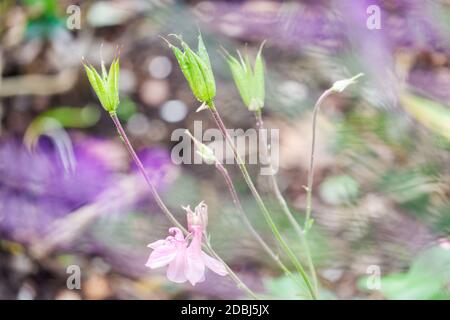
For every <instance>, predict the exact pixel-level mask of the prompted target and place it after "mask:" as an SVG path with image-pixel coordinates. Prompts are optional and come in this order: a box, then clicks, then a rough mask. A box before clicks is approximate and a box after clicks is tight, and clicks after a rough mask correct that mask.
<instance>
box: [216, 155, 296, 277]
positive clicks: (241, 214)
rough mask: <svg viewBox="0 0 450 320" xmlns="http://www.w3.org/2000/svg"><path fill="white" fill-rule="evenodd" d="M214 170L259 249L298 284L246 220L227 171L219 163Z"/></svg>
mask: <svg viewBox="0 0 450 320" xmlns="http://www.w3.org/2000/svg"><path fill="white" fill-rule="evenodd" d="M216 168H217V170H219V172H220V173H221V174H222V176H223V178H224V179H225V182H226V184H227V187H228V190H229V192H230V194H231V198H232V199H233V203H234V205H235V206H236V209H237V211H238V213H239V214H240V216H241V218H242V220H243V221H244V223H245V225H246V226H247V228H248V230H249V231H250V233H251V234H252V235H253V237H254V238H255V239H256V241H257V242H258V243H259V244H260V245H261V247H263V249H264V250H265V251H266V252H267V254H268V255H269V256H270V257H271V258H272V259H273V260H274V261H275V263H276V264H277V265H278V266H279V267H280V268H281V270H283V272H284V273H285V274H286V275H287V276H289V277H290V278H291V279H292V280H293V281H295V282H297V283H299V282H298V280H297V279H296V278H295V277H294V275H293V274H292V272H291V271H290V270H289V269H288V268H287V267H286V266H285V265H284V263H283V262H282V261H281V259H280V258H279V257H278V255H276V254H275V253H274V252H273V251H272V249H271V248H270V247H269V245H268V244H267V243H266V242H265V241H264V240H263V239H262V238H261V236H260V235H259V233H258V232H257V231H256V230H255V228H254V227H253V225H252V224H251V222H250V220H249V219H248V217H247V215H246V214H245V211H244V208H243V207H242V204H241V201H240V200H239V197H238V195H237V192H236V189H235V188H234V185H233V180H232V179H231V177H230V175H229V174H228V171H227V169H225V167H224V166H223V165H222V164H221V163H220V162H216Z"/></svg>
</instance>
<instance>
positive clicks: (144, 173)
mask: <svg viewBox="0 0 450 320" xmlns="http://www.w3.org/2000/svg"><path fill="white" fill-rule="evenodd" d="M109 115H110V117H111V119H112V121H113V122H114V125H115V126H116V128H117V131H118V133H119V137H120V138H121V139H122V141H123V142H124V144H125V147H126V149H127V151H128V153H129V154H130V155H131V157H132V158H133V161H134V162H135V164H136V166H137V167H138V169H139V171H140V172H141V174H142V176H143V177H144V179H145V181H146V182H147V185H148V186H149V188H150V191H151V193H152V195H153V198H154V199H155V201H156V203H157V205H158V206H159V207H160V208H161V210H162V211H163V212H164V214H165V215H166V216H167V218H169V220H170V221H171V222H172V223H173V224H174V225H176V226H177V227H178V228H180V229H181V230H182V231H183V233H184V234H187V233H188V231H187V230H186V229H185V228H184V227H183V225H182V224H181V223H180V222H178V220H177V219H176V218H175V216H174V215H173V214H172V212H170V210H169V208H167V206H166V205H165V204H164V201H163V200H162V198H161V197H160V196H159V194H158V191H157V190H156V187H155V185H154V184H153V182H152V181H151V179H150V177H149V176H148V174H147V171H146V170H145V168H144V165H143V164H142V162H141V159H139V157H138V155H137V154H136V152H135V151H134V148H133V145H132V144H131V142H130V140H129V139H128V136H127V134H126V132H125V130H124V129H123V127H122V124H121V123H120V120H119V118H118V117H117V114H116V113H115V112H110V113H109ZM203 247H205V248H206V251H207V252H208V253H210V254H211V255H213V256H214V257H215V258H216V259H218V260H220V262H222V263H223V265H224V266H225V268H226V269H227V271H228V274H229V275H230V278H231V279H233V281H234V282H235V283H236V285H237V287H238V288H240V289H241V290H243V291H245V292H246V293H247V294H248V295H249V296H250V297H252V298H254V299H258V297H257V295H256V294H255V293H254V292H253V291H252V290H251V289H250V288H249V287H247V286H246V285H245V284H244V283H243V282H242V280H241V279H240V278H239V277H238V276H237V275H236V274H235V273H234V271H233V270H231V268H230V267H229V266H228V265H227V264H226V263H225V261H223V260H222V258H220V257H219V255H218V254H217V253H216V252H215V251H214V250H213V249H212V247H211V245H210V244H209V243H205V244H203Z"/></svg>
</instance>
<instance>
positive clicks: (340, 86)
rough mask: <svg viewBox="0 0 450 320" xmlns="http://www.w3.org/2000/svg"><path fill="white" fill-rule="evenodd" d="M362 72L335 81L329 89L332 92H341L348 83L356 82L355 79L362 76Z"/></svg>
mask: <svg viewBox="0 0 450 320" xmlns="http://www.w3.org/2000/svg"><path fill="white" fill-rule="evenodd" d="M363 75H364V73H359V74H357V75H356V76H354V77H352V78H350V79H344V80H339V81H336V82H335V83H334V84H333V86H332V87H331V90H332V91H334V92H342V91H344V90H345V89H346V88H347V87H348V86H349V85H351V84H354V83H356V79H358V78H360V77H362V76H363Z"/></svg>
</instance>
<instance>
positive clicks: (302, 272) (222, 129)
mask: <svg viewBox="0 0 450 320" xmlns="http://www.w3.org/2000/svg"><path fill="white" fill-rule="evenodd" d="M208 105H209V110H210V111H211V113H212V116H213V118H214V121H215V122H216V125H217V127H218V128H219V130H220V132H221V133H222V136H223V137H224V139H225V140H226V142H227V143H228V145H229V146H230V148H231V150H232V151H233V155H234V158H235V159H236V161H237V163H238V167H239V169H240V170H241V173H242V175H243V177H244V180H245V182H246V183H247V185H248V187H249V189H250V191H251V193H252V194H253V197H254V198H255V200H256V203H257V204H258V207H259V208H260V210H261V212H262V214H263V216H264V219H265V220H266V222H267V224H268V225H269V227H270V229H271V231H272V233H273V235H274V236H275V238H276V240H277V241H278V243H279V244H280V246H281V248H282V249H283V251H285V252H286V254H287V255H288V257H289V259H290V260H291V261H292V263H293V264H294V267H295V268H296V269H297V271H298V273H299V274H300V276H301V277H302V279H303V281H304V282H305V284H306V287H307V289H308V291H309V293H310V295H311V297H312V298H313V299H316V294H315V292H314V288H313V286H312V285H311V282H310V280H309V278H308V275H307V274H306V272H305V270H304V269H303V267H302V265H301V264H300V262H299V261H298V259H297V257H296V256H295V254H294V252H293V251H292V250H291V248H290V247H289V246H288V244H287V243H286V241H285V240H284V239H283V237H282V236H281V234H280V232H279V230H278V228H277V226H276V225H275V223H274V221H273V219H272V217H271V216H270V213H269V211H268V210H267V208H266V205H265V204H264V202H263V201H262V198H261V196H260V195H259V193H258V190H257V189H256V187H255V185H254V183H253V181H252V179H251V177H250V174H249V173H248V171H247V168H246V166H245V164H244V162H243V160H242V158H241V156H240V155H239V153H238V151H237V149H236V147H235V146H234V142H233V139H232V138H231V137H230V135H229V133H228V131H227V128H226V127H225V125H224V123H223V121H222V119H221V117H220V115H219V113H218V111H217V109H216V107H215V106H214V103H212V102H210V103H209V104H208Z"/></svg>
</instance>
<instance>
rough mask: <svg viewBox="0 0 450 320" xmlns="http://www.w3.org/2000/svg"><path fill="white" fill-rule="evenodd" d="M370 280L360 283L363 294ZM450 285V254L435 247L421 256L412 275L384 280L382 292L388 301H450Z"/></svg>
mask: <svg viewBox="0 0 450 320" xmlns="http://www.w3.org/2000/svg"><path fill="white" fill-rule="evenodd" d="M371 277H374V276H371ZM367 280H368V278H367V277H363V278H360V279H359V281H358V285H359V287H360V289H361V290H366V288H367V287H366V283H367ZM449 283H450V250H448V249H444V248H441V247H433V248H430V249H428V250H427V251H424V252H422V253H421V254H419V255H418V256H417V257H416V258H415V259H414V260H413V261H412V263H411V267H410V268H409V270H408V271H406V272H398V273H391V274H388V275H386V276H383V277H381V286H380V289H379V290H380V291H381V293H382V294H383V296H384V297H385V298H387V299H395V300H410V299H412V300H427V299H437V300H449V299H450V288H448V284H449Z"/></svg>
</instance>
